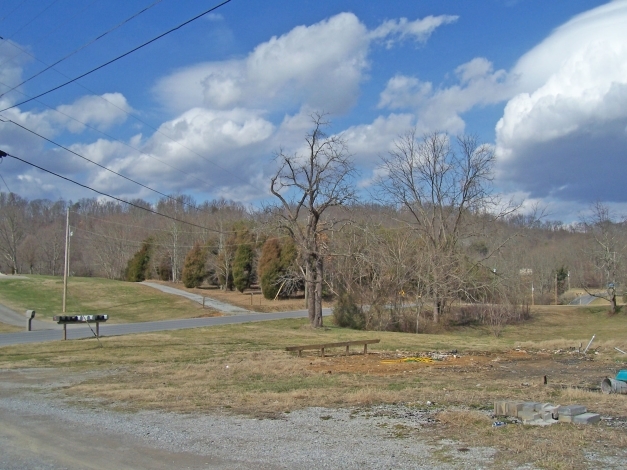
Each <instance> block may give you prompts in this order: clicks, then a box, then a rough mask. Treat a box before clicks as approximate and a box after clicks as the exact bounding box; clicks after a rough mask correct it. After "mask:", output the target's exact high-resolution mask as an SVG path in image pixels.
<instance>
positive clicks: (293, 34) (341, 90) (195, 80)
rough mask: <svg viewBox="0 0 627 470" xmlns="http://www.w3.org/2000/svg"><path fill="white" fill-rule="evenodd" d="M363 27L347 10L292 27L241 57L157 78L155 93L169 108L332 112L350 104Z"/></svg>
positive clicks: (361, 57) (359, 68) (364, 46)
mask: <svg viewBox="0 0 627 470" xmlns="http://www.w3.org/2000/svg"><path fill="white" fill-rule="evenodd" d="M368 45H369V41H368V38H367V29H366V27H365V26H364V25H363V24H362V23H361V22H360V21H359V20H358V18H357V17H356V16H355V15H353V14H351V13H342V14H339V15H336V16H334V17H332V18H330V19H328V20H325V21H322V22H320V23H316V24H314V25H311V26H298V27H296V28H294V29H292V30H291V31H290V32H289V33H286V34H284V35H282V36H279V37H276V36H275V37H273V38H271V39H270V40H269V41H267V42H265V43H262V44H260V45H258V46H257V47H256V48H255V49H254V50H253V51H252V52H251V53H250V54H249V55H248V56H247V57H246V58H244V59H241V60H230V61H224V62H209V63H204V64H200V65H196V66H193V67H190V68H187V69H183V70H181V71H179V72H177V73H175V74H173V75H171V76H169V77H166V78H164V79H162V80H160V81H159V82H158V84H157V86H156V88H155V91H156V93H157V95H158V97H159V98H160V100H161V101H162V102H164V103H166V104H167V105H168V106H169V107H170V108H172V109H175V110H184V109H189V108H190V107H193V106H199V105H202V106H204V107H208V108H217V109H227V108H232V107H238V106H246V107H249V108H264V109H274V110H276V109H286V108H287V109H289V108H290V107H291V108H296V109H298V108H299V107H300V106H301V105H303V104H308V105H310V106H312V107H314V108H317V109H324V110H327V111H330V112H337V111H340V110H343V109H346V108H347V107H348V106H350V105H352V104H353V103H354V101H355V99H356V97H357V93H358V91H359V83H360V81H361V80H362V74H363V71H364V70H365V69H366V68H367V61H366V55H367V51H368Z"/></svg>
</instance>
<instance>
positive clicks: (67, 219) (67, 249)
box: [63, 207, 70, 313]
mask: <svg viewBox="0 0 627 470" xmlns="http://www.w3.org/2000/svg"><path fill="white" fill-rule="evenodd" d="M69 270H70V208H69V207H68V208H67V212H66V217H65V265H64V266H63V313H65V304H66V299H67V275H68V271H69Z"/></svg>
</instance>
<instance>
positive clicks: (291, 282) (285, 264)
mask: <svg viewBox="0 0 627 470" xmlns="http://www.w3.org/2000/svg"><path fill="white" fill-rule="evenodd" d="M296 253H297V251H296V246H295V245H294V242H293V241H291V240H288V241H287V242H286V243H284V244H283V245H281V244H280V243H279V240H278V239H277V238H270V239H268V241H266V243H265V244H264V245H263V248H262V249H261V256H260V257H259V265H258V267H257V269H258V272H259V283H260V284H261V292H262V293H263V296H264V297H265V298H266V299H268V300H273V299H274V298H275V297H276V296H277V295H279V294H280V295H281V296H282V297H286V296H288V295H289V294H291V293H292V292H293V291H294V289H295V286H296V285H299V284H300V282H299V278H297V277H296V276H294V275H293V274H291V273H290V267H291V266H292V264H293V263H294V260H295V259H296ZM282 286H283V288H281V287H282ZM279 290H280V292H279Z"/></svg>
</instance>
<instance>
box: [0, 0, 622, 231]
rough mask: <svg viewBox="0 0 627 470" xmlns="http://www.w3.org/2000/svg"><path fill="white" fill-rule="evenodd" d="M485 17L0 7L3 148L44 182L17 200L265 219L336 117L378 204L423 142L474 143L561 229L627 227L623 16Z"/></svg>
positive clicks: (53, 4) (483, 11) (442, 11)
mask: <svg viewBox="0 0 627 470" xmlns="http://www.w3.org/2000/svg"><path fill="white" fill-rule="evenodd" d="M470 3H471V2H463V1H451V2H441V1H432V0H426V1H421V2H414V1H394V0H392V1H390V2H363V1H361V0H359V1H358V0H354V1H349V0H335V1H330V0H318V1H315V2H314V1H310V0H302V1H300V2H299V4H298V8H295V7H294V3H293V2H287V1H285V0H268V1H266V2H254V1H252V0H230V1H228V2H220V1H215V0H214V1H212V2H211V1H205V0H203V1H198V0H177V1H174V0H160V1H155V0H129V1H124V2H122V1H118V0H116V1H110V2H103V1H101V0H94V1H92V2H90V3H85V2H82V1H79V0H65V1H63V2H58V1H54V0H46V1H42V2H22V1H20V0H0V12H2V13H0V36H1V37H2V39H1V40H0V95H1V96H0V110H3V111H1V112H0V117H1V118H2V120H3V122H0V148H2V150H4V151H5V152H6V153H8V154H10V155H15V156H18V157H20V158H22V159H24V160H26V161H28V162H30V163H32V164H33V165H35V166H31V165H24V164H22V163H20V162H18V161H16V160H15V159H7V158H4V159H1V160H0V161H1V162H2V163H1V164H0V176H2V179H3V181H4V188H3V189H6V188H10V189H11V190H12V191H13V192H15V193H17V194H19V195H21V196H23V197H27V198H30V199H34V198H49V199H58V198H64V199H66V200H76V199H79V198H81V197H92V196H93V193H91V192H90V191H88V190H86V189H85V187H89V188H93V189H95V190H97V191H100V192H101V193H106V194H110V195H113V196H115V197H116V198H120V199H124V200H130V199H133V198H144V199H146V200H149V201H154V200H155V199H156V198H157V197H158V195H163V194H188V195H190V196H192V197H193V198H195V199H196V200H197V201H204V200H208V199H213V198H221V197H224V198H227V199H233V200H236V201H240V202H243V203H246V204H252V205H258V204H261V203H263V201H267V200H269V198H270V195H269V181H270V177H271V176H272V174H273V172H274V171H276V162H275V161H274V156H275V155H276V153H277V151H279V150H283V151H284V152H286V153H294V152H299V151H301V150H302V146H303V144H304V137H305V135H306V133H307V132H308V131H309V130H311V127H312V122H311V117H310V116H311V114H312V113H315V112H324V113H328V118H329V119H330V120H331V122H332V126H331V127H330V128H329V129H327V131H328V133H329V134H342V135H343V137H344V139H345V140H346V142H347V144H348V148H349V151H350V153H351V154H352V155H353V159H354V161H355V164H356V166H357V168H358V169H359V174H358V176H356V177H355V180H354V184H355V186H356V187H358V188H359V189H360V191H362V194H363V195H364V197H366V198H367V197H368V196H367V195H368V190H369V188H370V187H371V185H372V182H373V181H374V180H375V176H376V175H377V174H379V173H380V172H381V171H382V170H381V157H382V156H385V155H386V154H387V153H388V152H389V151H390V150H391V149H392V148H393V145H394V140H395V138H397V137H398V135H399V134H403V133H405V132H406V131H408V130H409V129H411V128H415V129H416V130H417V132H418V134H422V133H425V132H431V131H442V132H448V133H449V134H450V135H451V136H454V135H458V134H462V133H469V134H476V135H477V136H478V137H479V139H480V140H481V141H482V142H485V143H488V144H490V145H492V146H493V148H494V151H495V153H496V156H497V164H496V167H495V174H494V176H495V179H494V183H495V191H497V192H499V193H501V194H502V195H503V196H504V197H506V198H510V197H513V198H515V199H517V200H524V201H525V205H526V207H532V206H533V205H534V204H536V203H540V204H542V205H545V206H547V208H548V212H549V214H550V217H551V218H553V219H561V220H563V221H565V222H569V221H574V220H577V218H578V217H579V216H580V215H581V214H582V213H584V212H585V211H586V210H587V209H588V207H589V206H590V204H591V203H592V202H594V201H602V202H605V203H607V204H608V205H609V206H610V207H611V208H612V209H614V210H615V211H616V212H618V213H626V214H627V210H626V209H627V207H626V204H627V191H626V190H625V189H624V184H623V181H622V178H621V176H622V171H621V169H622V168H621V166H622V164H623V163H624V162H625V148H627V146H626V145H625V144H626V143H627V142H626V140H627V37H626V36H627V28H625V27H624V25H625V24H626V22H627V0H615V1H611V2H604V1H592V0H572V1H569V2H551V3H548V4H547V2H541V1H539V0H493V1H491V2H472V4H470ZM211 10H212V11H211ZM78 77H80V78H78ZM42 137H43V138H42ZM68 150H69V151H68ZM94 163H95V164H94ZM37 166H39V167H41V168H46V169H48V170H50V172H52V173H55V174H59V175H62V176H63V177H65V178H67V180H72V181H76V182H78V183H80V184H81V185H83V186H79V185H75V184H71V183H69V181H67V180H63V179H60V178H57V177H55V176H54V175H53V174H51V173H47V172H45V171H41V170H39V169H38V168H37ZM120 175H123V177H121V176H120Z"/></svg>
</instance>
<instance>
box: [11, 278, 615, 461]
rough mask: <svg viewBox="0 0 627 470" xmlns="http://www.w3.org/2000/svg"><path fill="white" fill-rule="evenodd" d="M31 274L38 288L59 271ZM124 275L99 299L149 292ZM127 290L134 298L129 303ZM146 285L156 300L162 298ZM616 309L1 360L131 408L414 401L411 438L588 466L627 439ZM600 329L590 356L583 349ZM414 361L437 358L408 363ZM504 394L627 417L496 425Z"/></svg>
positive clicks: (237, 331) (187, 335) (140, 343)
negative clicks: (608, 387) (613, 382)
mask: <svg viewBox="0 0 627 470" xmlns="http://www.w3.org/2000/svg"><path fill="white" fill-rule="evenodd" d="M33 282H35V284H30V285H31V286H37V285H47V284H50V283H54V282H55V280H54V279H51V278H38V279H37V280H35V281H33ZM86 282H87V281H86ZM37 283H38V284H37ZM120 284H121V285H118V284H115V283H113V281H111V284H108V281H103V280H98V281H97V282H96V285H98V286H101V287H100V288H99V289H102V291H98V290H97V289H96V288H95V287H94V286H92V287H94V291H97V292H101V293H100V294H99V295H98V297H100V299H99V300H98V299H94V302H103V300H102V297H109V296H111V294H108V295H104V294H102V292H104V291H105V290H106V289H105V286H114V287H112V288H113V289H115V290H114V291H115V292H116V295H115V297H116V300H117V301H118V302H119V303H120V304H122V303H125V302H124V301H126V302H130V301H131V300H132V299H135V301H140V300H145V299H141V298H140V297H138V294H137V293H138V292H140V291H143V289H141V290H139V289H137V287H138V286H136V285H129V284H126V283H120ZM28 285H29V284H28V283H26V284H25V286H28ZM89 285H90V284H89V283H87V284H85V286H89ZM125 285H126V286H128V287H129V289H131V293H130V294H127V295H128V296H129V297H127V298H120V295H121V293H122V292H123V288H124V286H125ZM23 289H26V287H24V288H23ZM55 289H56V287H55ZM52 291H53V290H52V289H51V292H52ZM148 292H149V293H150V294H147V296H148V297H150V295H157V294H158V293H157V292H154V293H153V292H152V291H148ZM118 293H119V294H118ZM3 295H5V294H4V293H3V294H0V297H1V296H3ZM88 300H89V299H84V300H83V301H84V302H88ZM55 302H56V301H55ZM145 303H148V302H145ZM21 308H23V307H21ZM49 308H51V309H53V308H54V307H49ZM160 308H162V309H163V310H164V311H167V309H168V308H169V307H161V306H160ZM606 312H607V308H605V307H536V308H535V309H534V310H533V311H532V313H533V316H532V319H531V320H530V321H529V322H528V323H525V324H521V325H510V326H507V327H506V328H505V329H504V330H503V332H502V334H501V336H500V337H495V336H494V335H492V334H491V333H490V330H489V329H487V328H482V327H472V328H470V327H466V328H457V329H452V330H443V332H442V333H441V334H419V335H416V334H406V333H393V332H374V331H353V330H347V329H342V328H337V327H335V326H333V325H332V322H331V319H330V318H327V319H325V322H326V325H327V326H326V327H325V328H322V329H312V328H310V327H309V326H308V324H307V321H306V320H300V319H295V320H281V321H267V322H258V323H248V324H242V325H226V326H219V327H211V328H198V329H190V330H180V331H171V332H162V333H153V334H143V335H128V336H120V337H105V338H101V339H100V341H99V342H98V341H97V340H95V339H93V338H92V339H86V340H77V341H59V342H52V343H42V344H35V345H33V344H29V345H21V346H11V347H5V348H1V349H0V369H23V368H48V369H50V370H52V371H54V373H55V374H56V373H57V371H58V373H62V374H64V376H68V377H69V376H71V377H74V380H73V384H71V385H66V386H64V387H63V388H60V389H59V390H58V391H57V393H60V394H62V395H63V396H69V397H71V398H72V400H73V402H75V403H77V404H80V403H85V406H94V404H95V403H98V406H100V407H103V408H107V407H112V408H115V409H122V410H128V411H134V410H139V409H158V410H167V411H176V412H184V413H189V412H195V413H208V412H214V411H221V412H224V411H228V412H231V413H241V414H246V415H253V416H259V417H274V416H277V415H279V414H280V413H283V412H290V411H292V410H295V409H299V408H303V407H308V406H329V407H346V406H357V407H368V406H370V405H373V404H378V403H404V404H406V405H408V406H410V407H416V408H417V409H428V410H433V412H434V416H435V417H436V419H437V421H436V423H437V424H435V425H434V427H433V428H430V429H429V432H428V434H424V433H422V434H420V433H419V432H416V431H411V430H400V431H399V435H400V434H402V435H403V438H406V439H453V440H455V442H459V443H462V444H464V445H468V446H484V445H488V446H493V447H495V448H497V449H500V450H501V451H502V452H500V453H499V455H498V456H497V458H496V460H495V462H496V465H497V466H499V462H500V463H503V464H504V463H506V462H507V464H508V465H510V466H511V465H514V466H516V465H525V464H527V465H528V464H531V465H532V466H535V467H540V468H586V460H585V455H586V453H590V452H593V453H597V454H603V453H604V452H605V453H608V454H609V455H615V454H613V452H614V451H615V449H619V448H624V447H625V446H627V396H626V395H603V394H601V393H600V392H599V391H598V386H599V384H600V381H601V380H602V379H603V378H604V377H606V376H613V375H614V374H615V373H616V371H617V370H619V369H626V368H627V355H623V354H621V353H620V352H618V351H617V350H616V349H615V348H616V347H618V348H620V349H622V350H627V318H626V315H625V314H624V313H621V314H618V315H614V316H608V315H607V313H606ZM179 314H180V313H179ZM593 334H594V335H596V336H595V339H594V341H593V343H592V345H591V347H590V350H589V351H588V354H586V355H584V354H582V353H580V352H578V349H579V347H580V345H582V347H583V348H585V347H586V345H587V344H588V342H589V341H590V339H591V337H592V335H593ZM370 338H380V339H381V342H380V343H379V344H376V345H372V346H371V347H369V349H368V350H369V354H368V355H366V356H364V355H363V354H358V353H357V351H354V352H353V353H352V354H351V355H349V356H345V355H344V350H343V348H337V349H329V350H327V356H326V357H319V356H318V355H317V353H316V352H306V353H304V354H303V356H302V357H298V356H297V355H295V354H293V353H289V352H286V351H285V347H286V346H290V345H299V344H314V343H327V342H339V341H346V340H357V339H370ZM433 352H438V353H441V355H438V354H435V355H434V354H433ZM415 356H423V357H435V359H427V360H426V361H425V362H401V359H402V358H407V357H415ZM545 376H546V377H548V383H547V384H546V385H545V384H544V381H543V379H544V377H545ZM501 399H521V400H533V401H539V402H550V403H553V404H572V403H579V404H583V405H586V406H587V407H588V408H589V409H590V410H591V411H594V412H599V413H602V414H603V415H606V416H611V417H614V418H619V421H618V422H619V423H623V425H622V427H620V426H619V427H609V426H606V425H604V424H601V425H597V426H589V427H585V428H580V427H577V426H573V425H563V424H560V425H554V426H549V427H547V428H532V427H527V426H507V427H506V429H499V430H495V429H494V428H492V426H491V425H492V420H491V419H490V417H489V415H488V410H489V409H491V407H492V405H493V402H494V401H495V400H501ZM620 420H622V421H620ZM401 431H402V432H401ZM460 445H461V444H460Z"/></svg>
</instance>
